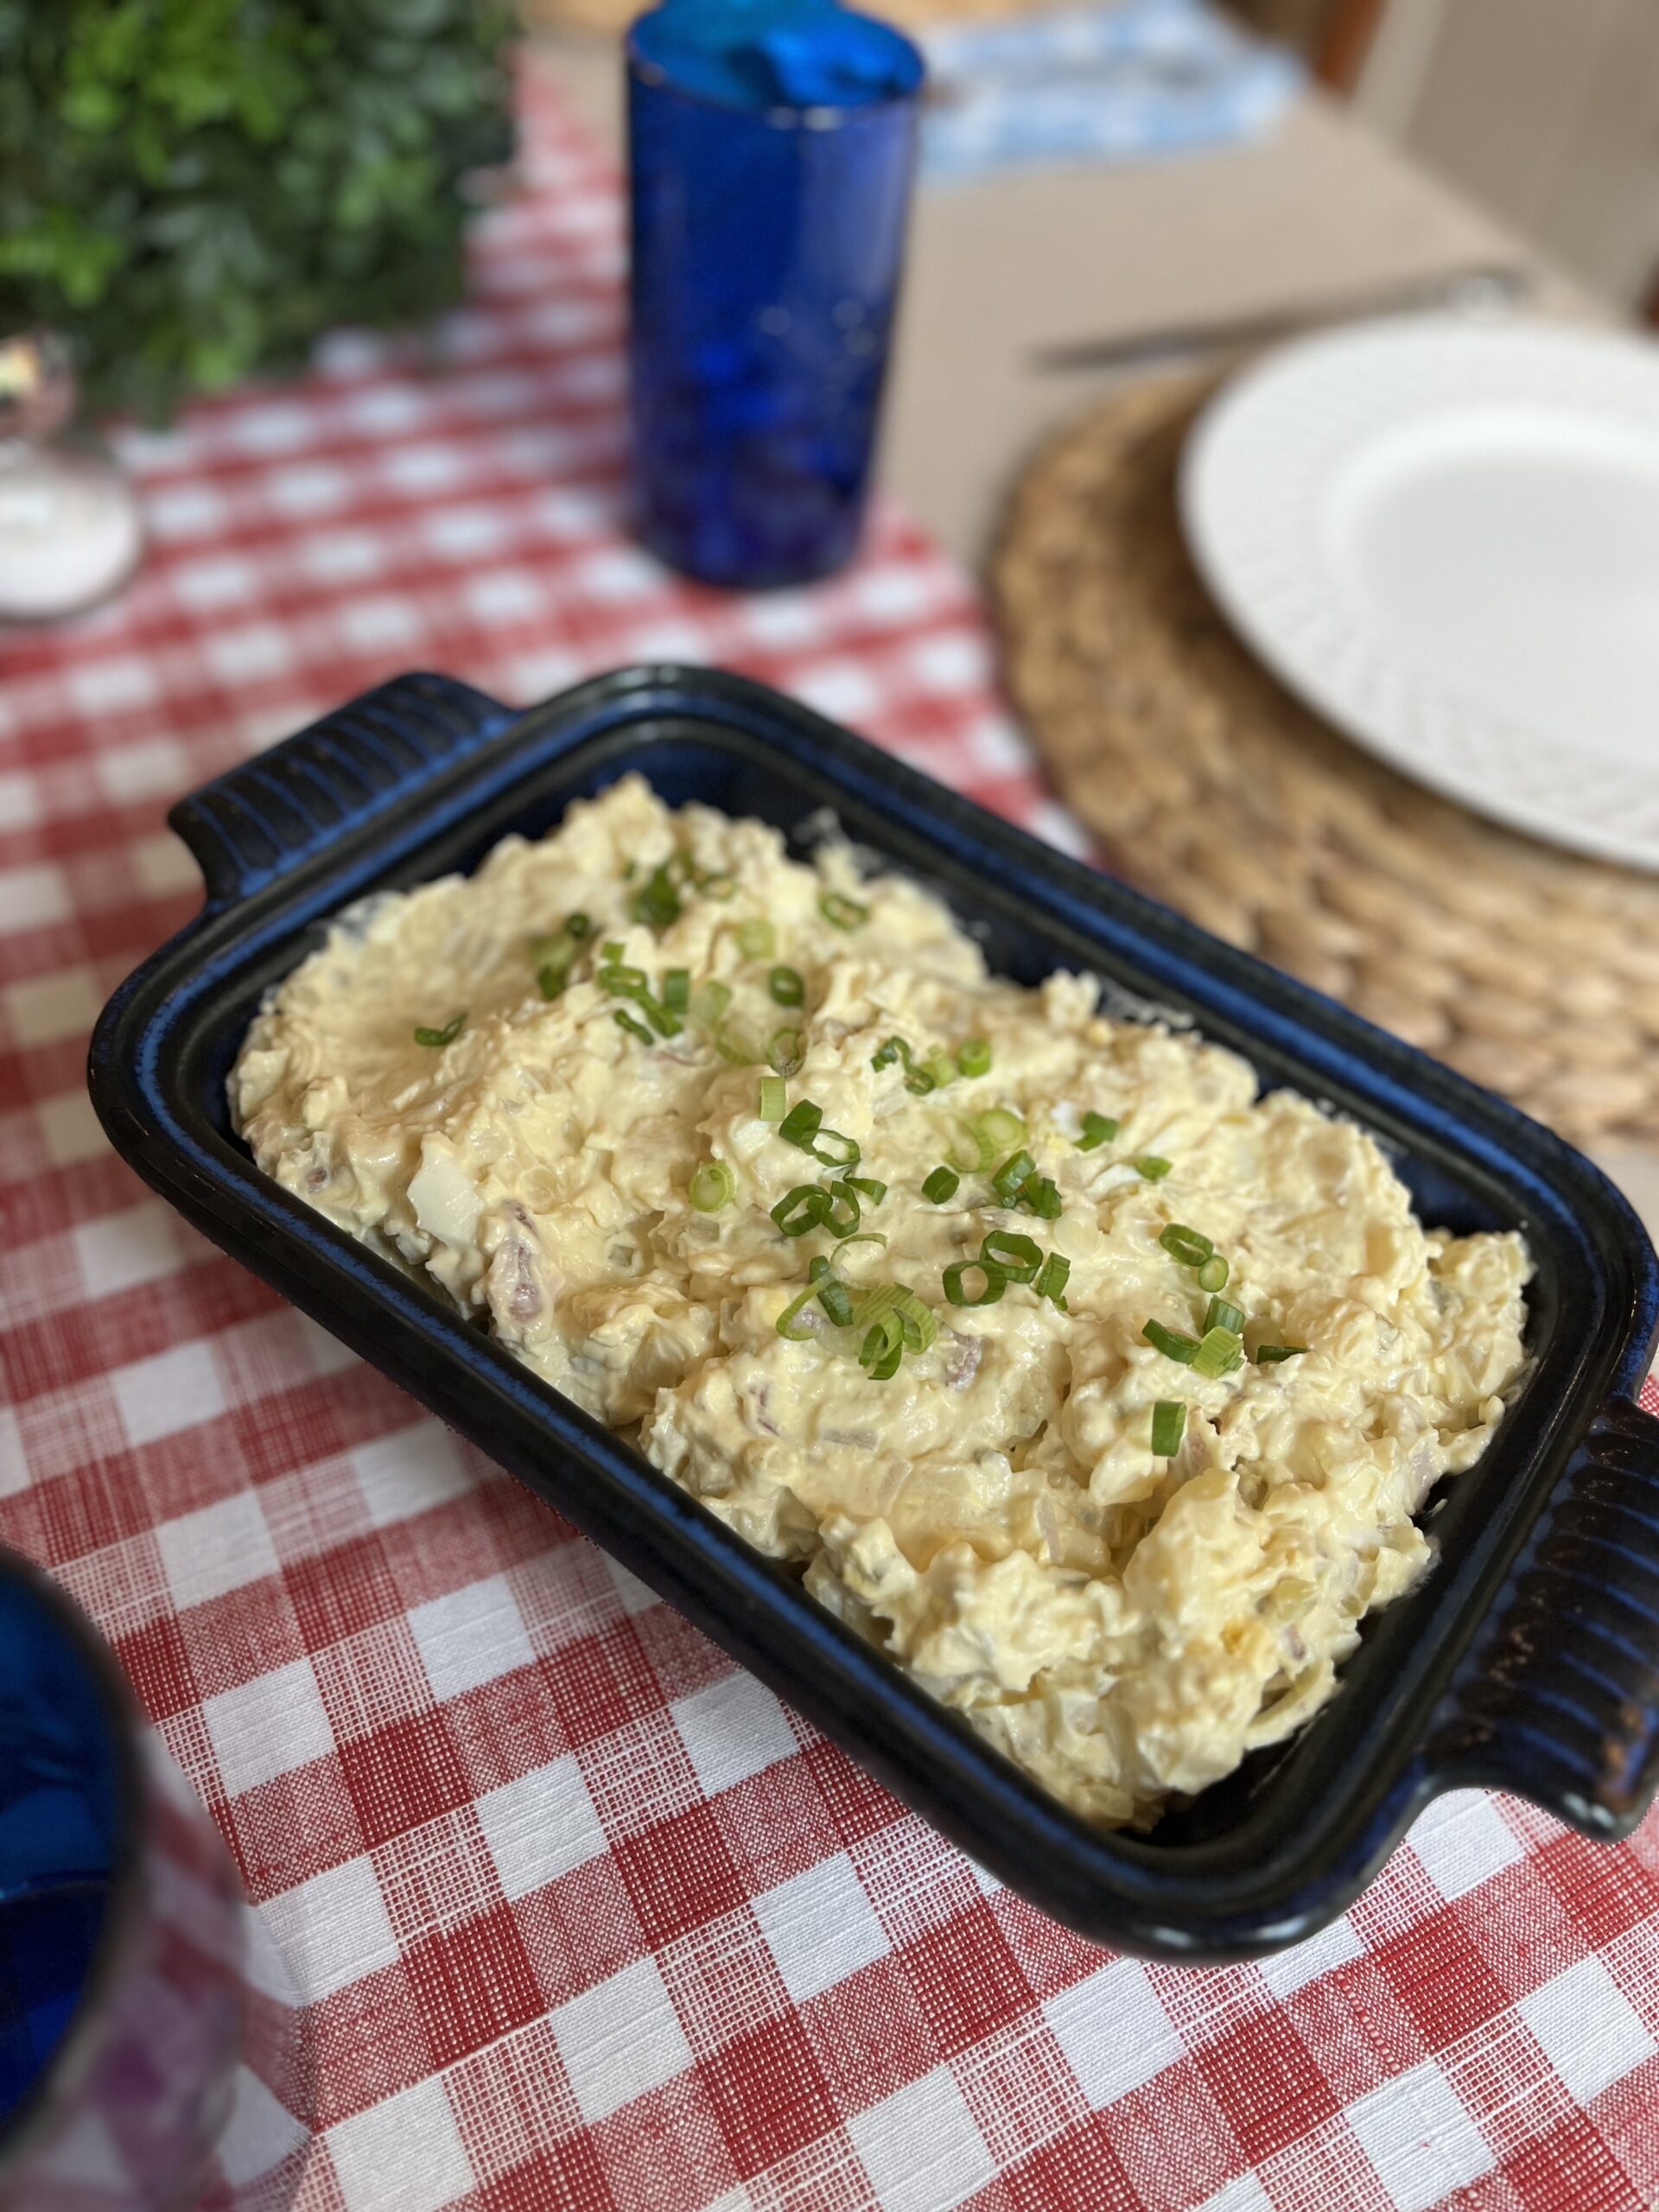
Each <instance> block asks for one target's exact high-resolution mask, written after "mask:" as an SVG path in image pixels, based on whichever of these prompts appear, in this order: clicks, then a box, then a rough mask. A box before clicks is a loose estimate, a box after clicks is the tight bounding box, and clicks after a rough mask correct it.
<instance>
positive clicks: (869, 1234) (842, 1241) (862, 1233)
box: [836, 1177, 887, 1260]
mask: <svg viewBox="0 0 1659 2212" xmlns="http://www.w3.org/2000/svg"><path fill="white" fill-rule="evenodd" d="M850 1180H851V1178H850V1177H849V1181H850ZM855 1244H879V1245H880V1247H881V1249H882V1250H883V1251H884V1252H885V1251H886V1249H887V1238H886V1237H885V1236H882V1235H881V1234H880V1230H874V1229H861V1230H859V1232H858V1234H857V1236H842V1237H841V1238H839V1239H838V1240H837V1249H836V1259H837V1260H842V1259H844V1258H845V1257H846V1255H847V1254H848V1253H849V1252H850V1251H851V1250H852V1249H853V1247H854V1245H855Z"/></svg>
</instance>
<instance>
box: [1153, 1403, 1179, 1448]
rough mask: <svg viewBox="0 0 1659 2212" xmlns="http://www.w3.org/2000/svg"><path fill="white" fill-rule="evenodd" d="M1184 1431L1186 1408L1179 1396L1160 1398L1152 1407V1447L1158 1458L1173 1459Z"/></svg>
mask: <svg viewBox="0 0 1659 2212" xmlns="http://www.w3.org/2000/svg"><path fill="white" fill-rule="evenodd" d="M1185 1433H1186V1408H1185V1406H1184V1405H1183V1404H1182V1403H1181V1401H1180V1400H1179V1398H1160V1399H1159V1401H1158V1402H1157V1404H1156V1405H1155V1406H1154V1408H1153V1409H1152V1449H1153V1453H1154V1457H1155V1458H1157V1459H1173V1458H1174V1456H1175V1454H1176V1453H1177V1452H1179V1450H1180V1448H1181V1439H1182V1437H1183V1436H1185Z"/></svg>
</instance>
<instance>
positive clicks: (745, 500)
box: [628, 0, 923, 588]
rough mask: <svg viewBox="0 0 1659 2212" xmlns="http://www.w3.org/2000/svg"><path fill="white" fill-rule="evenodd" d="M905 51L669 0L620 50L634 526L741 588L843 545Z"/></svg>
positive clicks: (882, 364) (815, 22) (801, 1)
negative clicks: (624, 65)
mask: <svg viewBox="0 0 1659 2212" xmlns="http://www.w3.org/2000/svg"><path fill="white" fill-rule="evenodd" d="M922 76H923V66H922V60H921V56H920V55H919V54H918V52H917V50H916V48H914V47H913V46H912V44H911V42H910V41H909V40H908V39H906V38H904V37H903V36H902V35H900V34H899V32H897V31H894V30H891V29H888V28H887V25H885V24H881V23H877V22H873V21H872V20H871V19H870V18H868V17H867V16H856V15H854V14H852V13H850V12H849V11H848V10H843V9H842V8H840V7H837V6H834V5H832V4H829V0H668V4H666V5H664V6H663V7H661V8H658V9H657V10H654V11H653V12H652V13H651V14H650V15H647V16H641V17H640V18H639V21H638V22H636V23H635V24H634V26H633V29H632V34H631V35H630V38H629V43H628V119H629V135H630V150H631V167H632V245H633V261H632V339H631V360H630V365H631V372H632V433H633V446H632V493H633V504H634V518H635V526H636V528H637V530H638V531H639V536H640V537H641V538H642V539H643V540H644V542H645V543H646V544H647V545H648V546H649V547H650V548H651V549H652V551H653V552H655V553H657V554H658V556H660V557H661V558H662V559H663V560H664V561H666V562H668V563H670V564H671V566H672V567H674V568H677V569H683V570H684V571H686V572H687V573H688V574H690V575H693V576H696V577H700V578H702V580H703V581H704V582H709V583H715V584H724V585H728V586H734V587H737V588H759V587H762V586H767V585H775V584H788V583H798V582H804V580H806V579H807V578H810V577H812V576H818V575H825V574H827V573H828V572H829V570H831V569H837V568H839V567H840V566H841V565H842V563H843V562H845V561H846V560H847V559H848V558H849V556H850V555H851V554H852V552H853V551H854V550H855V546H856V544H857V542H858V536H859V530H860V525H861V519H862V514H863V507H864V500H865V493H866V490H867V487H868V481H869V474H870V462H871V455H872V450H873V447H874V438H875V428H876V418H877V414H878V410H879V408H880V398H881V386H882V381H883V378H884V375H885V373H886V369H887V349H888V341H889V339H890V336H891V333H892V328H893V308H894V304H895V301H896V297H897V294H898V289H899V269H900V265H901V263H902V260H903V254H904V238H905V222H906V211H907V207H908V203H909V197H910V186H911V175H912V167H913V162H914V154H915V137H916V118H917V107H918V92H919V89H920V86H921V82H922Z"/></svg>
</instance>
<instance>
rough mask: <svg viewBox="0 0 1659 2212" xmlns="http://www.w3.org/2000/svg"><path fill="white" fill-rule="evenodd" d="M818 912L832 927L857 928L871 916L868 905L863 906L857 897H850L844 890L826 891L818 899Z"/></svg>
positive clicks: (840, 928) (839, 928)
mask: <svg viewBox="0 0 1659 2212" xmlns="http://www.w3.org/2000/svg"><path fill="white" fill-rule="evenodd" d="M818 912H820V913H821V914H822V915H823V918H824V920H825V921H826V922H828V923H829V925H831V927H832V928H835V929H838V930H855V929H858V928H859V927H860V926H861V925H862V924H863V923H865V922H868V920H869V918H870V910H869V908H868V906H860V904H859V903H858V900H857V899H849V898H848V897H847V895H846V893H844V892H841V891H826V892H825V893H824V894H823V898H822V899H819V901H818Z"/></svg>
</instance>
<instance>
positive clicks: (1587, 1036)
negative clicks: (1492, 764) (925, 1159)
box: [994, 375, 1659, 1141]
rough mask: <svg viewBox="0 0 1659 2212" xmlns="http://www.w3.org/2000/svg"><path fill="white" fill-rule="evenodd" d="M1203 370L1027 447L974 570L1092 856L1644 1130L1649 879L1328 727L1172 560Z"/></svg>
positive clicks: (1297, 970) (1647, 1114)
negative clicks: (1503, 822) (1585, 853)
mask: <svg viewBox="0 0 1659 2212" xmlns="http://www.w3.org/2000/svg"><path fill="white" fill-rule="evenodd" d="M1211 381H1212V380H1211V378H1208V377H1206V378H1203V379H1198V378H1193V377H1192V376H1190V375H1187V376H1182V377H1181V378H1178V379H1164V380H1160V381H1159V382H1157V383H1155V384H1137V385H1135V386H1134V387H1133V388H1131V389H1129V390H1128V391H1123V392H1122V393H1118V394H1116V395H1114V396H1113V397H1111V398H1109V399H1108V400H1106V401H1104V402H1103V403H1102V404H1098V405H1096V407H1095V408H1094V409H1093V410H1092V411H1091V412H1090V413H1089V414H1088V415H1087V416H1084V418H1083V419H1082V420H1081V421H1080V422H1078V423H1076V424H1075V425H1074V426H1073V427H1072V428H1071V429H1068V430H1066V431H1065V433H1063V434H1062V435H1060V436H1059V437H1058V439H1057V440H1056V441H1055V442H1053V443H1052V445H1051V446H1049V447H1048V448H1047V449H1046V451H1044V452H1043V453H1041V454H1039V457H1038V458H1037V460H1036V461H1035V463H1034V465H1033V467H1032V468H1031V470H1030V472H1029V473H1028V474H1027V476H1026V478H1025V480H1024V481H1023V482H1022V483H1021V484H1020V487H1019V489H1018V491H1017V493H1015V496H1014V500H1013V503H1012V505H1011V508H1010V511H1009V513H1008V515H1007V520H1006V523H1005V525H1004V531H1003V536H1002V539H1001V544H1000V547H999V549H998V553H997V556H996V560H995V568H994V589H995V601H996V607H997V611H998V615H999V620H1000V623H1001V631H1002V638H1003V651H1004V659H1005V664H1006V674H1007V682H1008V685H1009V688H1010V690H1011V691H1012V694H1013V696H1014V702H1015V703H1016V705H1017V706H1018V708H1019V709H1020V712H1021V713H1022V715H1024V718H1025V720H1026V721H1027V725H1028V726H1029V728H1030V729H1031V731H1032V733H1033V736H1034V737H1035V739H1036V741H1037V743H1038V744H1039V747H1041V749H1042V752H1043V753H1044V755H1045V756H1046V760H1047V763H1048V766H1049V768H1050V770H1051V771H1052V774H1053V777H1054V779H1055V781H1056V783H1057V784H1058V787H1059V791H1060V793H1061V795H1062V797H1063V798H1065V801H1066V803H1067V804H1068V805H1070V806H1071V808H1072V810H1074V811H1075V812H1076V813H1077V816H1078V817H1080V818H1081V819H1082V820H1083V821H1084V822H1085V823H1087V824H1088V825H1089V827H1090V829H1092V830H1093V831H1094V832H1095V833H1096V836H1098V838H1099V839H1100V842H1101V844H1102V846H1103V849H1104V852H1105V855H1106V858H1107V859H1108V861H1109V864H1110V865H1111V866H1112V867H1113V868H1115V869H1116V870H1117V871H1118V872H1119V873H1121V874H1123V875H1125V876H1127V877H1128V878H1129V879H1130V880H1132V881H1134V882H1135V883H1137V884H1139V885H1141V887H1143V888H1144V889H1146V890H1147V891H1150V892H1152V893H1154V895H1155V896H1156V897H1158V898H1160V899H1166V900H1167V901H1168V903H1169V904H1170V905H1172V906H1177V907H1179V908H1180V909H1182V910H1183V911H1184V912H1186V913H1188V914H1190V915H1191V916H1192V918H1194V919H1195V920H1197V921H1198V922H1200V923H1202V924H1203V925H1205V927H1206V928H1208V929H1211V930H1213V931H1215V932H1216V933H1217V935H1218V936H1221V937H1224V938H1229V939H1230V941H1231V942H1232V943H1234V944H1241V945H1245V946H1248V947H1249V948H1251V949H1252V950H1255V951H1258V952H1261V953H1263V954H1264V955H1265V956H1266V957H1268V959H1270V960H1274V961H1276V962H1277V963H1279V964H1280V965H1281V967H1284V968H1287V969H1290V970H1291V971H1292V972H1293V973H1294V974H1295V975H1298V976H1302V977H1303V978H1305V979H1306V981H1307V982H1310V983H1313V984H1314V985H1316V986H1317V987H1318V988H1319V989H1320V990H1324V991H1328V992H1330V993H1332V995H1334V996H1336V997H1338V998H1341V999H1344V1000H1346V1001H1347V1002H1348V1003H1349V1004H1350V1005H1351V1006H1353V1007H1357V1009H1358V1010H1359V1011H1360V1012H1361V1013H1362V1014H1367V1015H1369V1016H1370V1019H1371V1020H1374V1021H1376V1022H1378V1023H1380V1024H1381V1025H1382V1026H1383V1027H1384V1028H1387V1029H1392V1030H1393V1031H1395V1033H1396V1034H1398V1035H1400V1036H1402V1037H1405V1038H1408V1039H1410V1040H1411V1041H1412V1042H1413V1043H1414V1044H1418V1045H1421V1046H1424V1047H1426V1049H1427V1050H1428V1051H1429V1052H1433V1053H1435V1054H1437V1055H1438V1056H1439V1057H1440V1058H1442V1059H1444V1060H1446V1061H1448V1062H1450V1064H1451V1065H1452V1066H1454V1067H1457V1068H1460V1069H1462V1070H1463V1071H1464V1072H1465V1074H1466V1075H1469V1076H1472V1077H1474V1079H1475V1080H1476V1081H1477V1082H1478V1083H1481V1084H1486V1085H1487V1086H1488V1087H1489V1088H1490V1089H1492V1090H1499V1091H1502V1092H1503V1093H1505V1094H1506V1095H1507V1096H1510V1097H1511V1098H1513V1099H1515V1100H1516V1102H1517V1103H1519V1104H1521V1105H1522V1106H1524V1107H1525V1108H1526V1109H1528V1110H1529V1112H1531V1113H1534V1114H1536V1115H1537V1116H1540V1118H1541V1119H1543V1120H1545V1121H1548V1122H1552V1123H1553V1124H1554V1126H1555V1127H1556V1128H1559V1129H1560V1130H1561V1131H1562V1132H1563V1133H1564V1134H1566V1135H1569V1136H1572V1137H1573V1138H1575V1139H1578V1140H1580V1141H1584V1140H1586V1139H1589V1138H1592V1137H1595V1136H1599V1135H1610V1134H1618V1135H1628V1136H1634V1137H1637V1138H1638V1139H1645V1140H1647V1141H1654V1140H1659V877H1653V876H1649V875H1643V874H1637V873H1636V872H1634V871H1630V870H1627V869H1623V868H1610V867H1605V866H1603V865H1602V864H1600V863H1599V862H1597V861H1589V860H1584V859H1580V858H1579V857H1577V856H1575V855H1572V854H1567V853H1561V852H1557V851H1554V849H1551V848H1549V847H1547V846H1543V845H1540V844H1536V843H1535V842H1532V841H1531V840H1529V839H1528V838H1524V837H1522V836H1516V835H1515V834H1513V833H1512V832H1510V831H1509V830H1506V829H1498V828H1496V827H1494V826H1493V825H1491V824H1490V823H1484V822H1482V821H1480V820H1478V819H1477V818H1476V817H1474V816H1472V815H1470V814H1467V813H1465V812H1464V811H1463V810H1462V809H1461V808H1459V807H1457V806H1455V805H1452V804H1449V803H1448V802H1446V801H1445V800H1442V799H1440V798H1435V797H1433V794H1431V793H1429V792H1427V791H1422V790H1421V789H1419V788H1418V786H1417V785H1414V784H1411V783H1408V782H1407V781H1406V780H1405V779H1403V778H1402V777H1400V776H1397V775H1395V773H1394V772H1393V771H1392V770H1391V769H1389V768H1386V767H1384V766H1382V765H1381V764H1380V763H1379V762H1377V761H1376V760H1372V759H1371V758H1370V755H1369V754H1367V753H1363V752H1361V751H1360V750H1359V749H1358V748H1357V747H1355V746H1352V745H1351V744H1349V743H1348V742H1347V741H1345V740H1344V739H1342V738H1340V737H1338V736H1337V735H1336V734H1334V733H1333V732H1332V731H1331V730H1330V729H1329V728H1326V726H1325V724H1324V723H1322V722H1321V721H1319V720H1318V719H1317V718H1316V717H1315V716H1314V715H1313V714H1312V713H1310V712H1309V711H1308V710H1307V709H1305V708H1303V707H1302V706H1301V705H1300V704H1299V703H1298V702H1297V701H1296V700H1295V699H1294V698H1293V697H1292V696H1290V694H1289V693H1288V692H1287V691H1286V690H1284V689H1283V687H1282V686H1281V685H1280V684H1279V683H1277V682H1276V681H1275V680H1274V677H1271V676H1270V675H1269V674H1268V672H1267V671H1266V670H1265V669H1264V668H1262V666H1261V665H1260V664H1258V663H1257V662H1256V661H1255V659H1254V658H1252V656H1251V655H1250V654H1249V652H1247V651H1246V649H1245V648H1244V647H1243V645H1241V644H1239V643H1238V641H1237V640H1236V638H1235V637H1234V635H1233V633H1232V632H1231V631H1230V629H1229V627H1228V626H1227V625H1226V623H1225V622H1224V620H1223V618H1222V616H1221V614H1220V613H1219V612H1218V611H1217V608H1216V607H1215V605H1214V603H1213V602H1212V601H1211V599H1210V598H1209V596H1208V594H1206V592H1205V589H1204V587H1203V585H1202V584H1201V583H1200V582H1199V581H1198V576H1197V575H1196V574H1195V572H1194V570H1193V568H1192V563H1191V562H1190V561H1189V559H1188V558H1187V555H1186V550H1185V544H1184V543H1183V540H1182V536H1181V531H1180V527H1179V521H1178V518H1177V514H1176V507H1175V491H1174V486H1175V469H1176V462H1177V458H1178V455H1179V450H1180V445H1181V440H1182V438H1183V436H1184V435H1185V430H1186V428H1187V425H1188V423H1190V421H1191V419H1192V415H1193V413H1194V411H1195V410H1196V409H1197V407H1198V404H1199V403H1200V401H1201V400H1202V399H1203V398H1204V397H1205V395H1206V393H1207V392H1208V391H1209V390H1210V389H1211Z"/></svg>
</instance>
